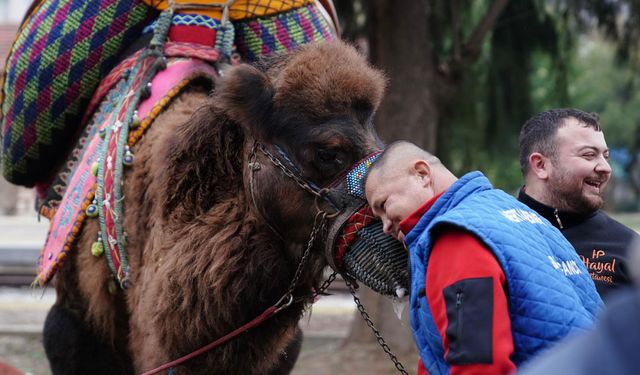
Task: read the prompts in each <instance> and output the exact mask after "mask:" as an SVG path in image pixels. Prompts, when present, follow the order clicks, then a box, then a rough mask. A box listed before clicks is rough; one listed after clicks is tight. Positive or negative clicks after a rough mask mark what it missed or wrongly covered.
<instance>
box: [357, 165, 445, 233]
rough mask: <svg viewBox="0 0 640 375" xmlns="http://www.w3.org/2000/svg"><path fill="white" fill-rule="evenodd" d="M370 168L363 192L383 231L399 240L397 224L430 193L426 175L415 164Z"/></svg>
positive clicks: (431, 194)
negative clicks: (395, 167) (411, 166)
mask: <svg viewBox="0 0 640 375" xmlns="http://www.w3.org/2000/svg"><path fill="white" fill-rule="evenodd" d="M385 169H387V168H384V167H383V168H377V169H372V170H371V171H370V172H369V177H368V178H367V182H366V185H365V195H366V197H367V201H368V202H369V205H370V206H371V209H372V211H373V213H374V214H375V215H376V216H378V217H379V218H380V219H381V220H382V225H383V230H384V232H385V233H386V234H389V235H391V236H393V237H394V238H396V239H398V240H400V241H402V240H403V239H404V233H402V232H400V230H399V224H400V222H401V221H402V220H404V219H405V218H406V217H407V216H409V215H410V214H411V213H413V212H414V211H415V210H417V209H418V208H419V207H420V206H421V205H422V204H424V202H426V201H427V200H429V199H431V198H432V197H433V196H434V190H433V188H432V187H431V186H430V184H429V176H428V175H425V174H424V173H420V171H419V170H416V169H415V168H411V169H410V168H406V169H402V168H399V169H394V170H391V171H386V170H385Z"/></svg>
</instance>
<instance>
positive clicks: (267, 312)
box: [142, 306, 278, 375]
mask: <svg viewBox="0 0 640 375" xmlns="http://www.w3.org/2000/svg"><path fill="white" fill-rule="evenodd" d="M277 310H278V307H276V306H271V307H269V308H268V309H266V310H265V311H264V312H263V313H262V314H260V315H259V316H258V317H256V318H255V319H253V320H252V321H250V322H249V323H247V324H245V325H243V326H242V327H239V328H236V329H235V330H233V331H232V332H230V333H228V334H226V335H225V336H223V337H221V338H219V339H217V340H216V341H214V342H212V343H210V344H208V345H206V346H203V347H202V348H200V349H198V350H196V351H195V352H193V353H189V354H187V355H185V356H184V357H180V358H178V359H176V360H174V361H171V362H169V363H165V364H164V365H162V366H160V367H158V368H155V369H153V370H150V371H147V372H145V373H143V374H142V375H152V374H157V373H159V372H160V371H163V370H167V369H170V368H171V367H175V366H177V365H179V364H181V363H183V362H186V361H188V360H190V359H191V358H194V357H197V356H199V355H201V354H203V353H206V352H208V351H209V350H211V349H214V348H215V347H217V346H219V345H221V344H224V343H225V342H227V341H229V340H231V339H232V338H234V337H236V336H238V335H239V334H241V333H243V332H246V331H248V330H250V329H251V328H253V327H255V326H257V325H259V324H261V323H262V322H264V321H265V320H267V319H269V318H271V317H272V316H273V315H274V314H275V313H276V312H277Z"/></svg>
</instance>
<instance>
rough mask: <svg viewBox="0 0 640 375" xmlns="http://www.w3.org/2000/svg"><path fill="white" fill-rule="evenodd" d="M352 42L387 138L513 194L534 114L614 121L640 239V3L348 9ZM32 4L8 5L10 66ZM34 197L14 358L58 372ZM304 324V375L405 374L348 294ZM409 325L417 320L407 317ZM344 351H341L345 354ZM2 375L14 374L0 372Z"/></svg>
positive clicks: (28, 204) (16, 272)
mask: <svg viewBox="0 0 640 375" xmlns="http://www.w3.org/2000/svg"><path fill="white" fill-rule="evenodd" d="M334 3H335V6H336V9H337V12H338V15H339V18H340V26H341V30H342V37H343V39H346V40H349V41H351V42H352V43H354V44H355V45H357V46H358V48H359V49H360V50H361V51H362V52H363V53H365V54H367V55H368V56H369V59H370V60H371V62H372V63H373V64H374V65H376V66H378V67H380V68H381V69H383V70H384V71H385V72H386V75H387V78H388V87H387V94H386V96H385V99H384V101H383V103H382V106H381V108H380V111H379V113H378V115H377V118H376V127H377V129H378V132H379V134H380V136H381V138H382V139H383V141H385V142H387V143H388V142H391V141H393V140H396V139H408V140H412V141H414V142H415V143H417V144H419V145H421V146H423V147H425V148H426V149H428V150H430V151H432V152H434V153H436V154H437V155H438V156H439V157H440V158H441V159H442V160H443V161H444V162H445V164H447V165H448V166H450V167H451V168H452V170H453V172H454V173H456V174H458V175H461V174H464V173H465V172H467V171H469V170H473V169H480V170H482V171H483V172H485V174H486V175H487V176H488V177H489V179H490V180H491V181H492V182H493V183H494V184H495V185H496V186H497V187H499V188H502V189H504V190H506V191H508V192H510V193H512V194H515V193H516V192H517V189H518V188H519V186H520V185H521V183H522V177H521V175H520V170H519V167H518V133H519V130H520V127H521V126H522V124H523V123H524V122H525V121H526V119H528V118H529V117H530V116H532V115H533V114H535V113H537V112H540V111H543V110H546V109H549V108H553V107H576V108H579V109H582V110H585V111H590V112H596V113H597V114H598V115H599V116H600V121H601V125H602V127H603V129H604V133H605V137H606V140H607V142H608V145H609V148H610V149H611V163H612V167H613V177H612V180H611V182H610V183H609V187H608V191H607V198H606V207H605V208H606V210H607V211H608V212H610V213H612V214H613V216H614V217H615V218H616V219H618V220H620V221H622V222H623V223H624V224H626V225H628V226H630V227H631V228H633V229H636V230H638V229H640V214H638V210H640V203H639V200H638V196H639V194H640V93H639V90H638V86H639V85H640V76H639V74H638V73H639V71H640V2H638V1H633V0H564V1H562V0H511V1H509V0H493V1H489V0H475V1H471V0H393V1H391V0H386V1H385V0H334ZM28 6H29V4H28V2H26V1H25V0H0V64H4V61H5V59H6V54H7V52H8V50H9V48H10V46H11V43H12V42H13V39H14V36H15V33H16V31H17V29H18V27H19V24H20V22H21V20H22V17H23V15H24V12H25V11H26V9H27V7H28ZM33 206H34V200H33V193H32V192H31V191H30V190H28V189H24V188H18V187H15V186H12V185H9V184H8V183H7V182H6V181H4V180H3V179H1V178H0V362H3V361H4V362H7V363H11V364H12V365H13V366H16V367H19V368H20V369H22V370H23V371H28V372H31V373H34V374H47V373H48V368H47V366H46V361H45V358H44V354H43V353H42V349H41V347H40V343H39V342H40V341H39V340H40V336H39V332H40V330H41V324H42V320H43V319H44V316H45V314H46V310H47V309H48V307H49V306H50V305H51V304H52V303H53V301H54V300H55V294H54V293H53V292H52V291H51V290H50V289H47V290H44V291H43V290H40V289H37V290H30V289H28V288H26V287H25V286H26V285H28V284H29V282H30V281H31V280H33V278H34V276H35V260H36V259H37V256H38V252H39V249H40V247H41V246H42V244H43V243H44V236H45V235H46V231H47V225H48V223H47V222H46V220H45V219H43V221H42V222H38V220H37V215H36V213H35V209H34V207H33ZM332 293H333V296H331V297H328V298H322V299H321V301H320V303H319V304H318V305H317V306H316V307H314V309H313V311H312V313H310V314H308V316H306V317H305V318H304V319H303V322H302V323H301V326H302V327H303V329H304V330H305V332H306V333H305V334H306V340H305V347H304V351H303V353H302V355H301V358H300V361H299V362H298V366H297V367H296V370H294V372H295V373H298V374H333V373H347V372H351V373H355V374H360V373H369V374H377V373H380V374H386V373H394V372H395V369H394V365H393V363H392V362H391V361H389V360H388V358H387V357H386V355H385V354H384V352H383V351H382V349H381V348H380V347H379V345H378V343H377V340H376V338H375V337H374V336H373V335H372V334H371V331H370V330H369V328H368V327H367V325H366V324H365V323H364V321H363V319H361V318H360V314H358V312H357V310H356V308H355V305H354V304H353V302H352V301H351V297H350V296H349V294H348V292H347V291H346V289H345V288H344V287H340V286H339V285H338V286H336V287H334V288H333V289H332ZM359 295H360V297H361V299H362V301H363V303H364V305H365V307H366V308H367V311H368V313H369V314H370V315H371V316H372V318H373V319H374V321H375V322H376V324H377V326H378V327H379V329H380V331H381V332H382V334H383V335H384V337H385V339H386V340H387V341H388V342H389V345H390V347H391V348H392V350H394V352H395V353H396V354H397V355H398V357H399V358H400V360H402V361H403V363H404V365H405V367H406V368H407V371H409V372H410V373H414V372H415V368H416V355H415V352H414V349H413V342H412V339H411V336H410V334H409V330H408V328H407V322H406V316H405V317H403V320H402V321H401V322H399V321H398V318H397V317H396V316H397V314H396V311H397V310H398V305H396V306H395V307H396V309H395V310H394V305H393V304H392V303H390V302H389V301H388V300H387V299H384V298H380V297H377V296H375V295H374V294H373V293H372V292H370V291H368V290H366V289H364V288H362V290H360V292H359ZM405 315H406V312H405ZM337 348H339V350H337ZM0 371H1V370H0Z"/></svg>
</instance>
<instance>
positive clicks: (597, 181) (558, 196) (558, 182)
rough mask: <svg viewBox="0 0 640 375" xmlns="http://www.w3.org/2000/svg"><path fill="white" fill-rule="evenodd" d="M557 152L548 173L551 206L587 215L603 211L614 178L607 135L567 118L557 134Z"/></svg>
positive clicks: (552, 158)
mask: <svg viewBox="0 0 640 375" xmlns="http://www.w3.org/2000/svg"><path fill="white" fill-rule="evenodd" d="M555 150H556V151H555V155H552V156H551V157H550V158H549V167H548V171H547V172H548V183H547V199H548V201H549V202H550V203H552V204H551V205H552V206H554V207H557V208H560V209H565V210H569V211H574V212H584V213H586V212H593V211H595V210H597V209H599V208H600V207H602V204H603V198H602V194H603V190H604V188H605V186H606V185H607V183H608V182H609V178H610V177H611V166H610V165H609V162H608V159H609V149H608V148H607V143H606V142H605V140H604V134H603V133H602V132H601V131H596V130H595V129H593V128H592V127H588V126H586V125H585V124H582V123H580V122H579V121H578V120H577V119H575V118H568V119H566V120H565V124H564V126H562V127H560V128H559V129H558V131H557V134H556V137H555Z"/></svg>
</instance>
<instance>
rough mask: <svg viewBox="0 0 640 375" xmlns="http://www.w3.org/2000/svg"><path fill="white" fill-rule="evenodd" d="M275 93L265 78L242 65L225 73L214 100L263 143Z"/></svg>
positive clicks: (256, 70)
mask: <svg viewBox="0 0 640 375" xmlns="http://www.w3.org/2000/svg"><path fill="white" fill-rule="evenodd" d="M274 93H275V89H274V87H273V85H272V84H271V81H270V80H269V77H267V75H266V74H264V73H263V72H261V71H260V70H258V69H257V68H255V67H253V66H251V65H247V64H242V65H238V66H235V67H232V68H230V69H228V70H227V71H226V72H225V75H224V77H223V78H222V79H221V80H220V82H219V83H218V87H217V88H216V93H215V96H216V97H217V99H218V103H219V105H220V107H221V108H222V109H223V110H224V111H225V112H226V114H227V116H229V118H231V119H232V120H233V121H235V122H237V123H239V124H240V125H241V126H242V127H243V129H244V131H245V132H247V133H248V134H250V135H251V136H253V137H254V138H259V139H264V135H265V134H266V133H265V130H266V129H268V123H269V122H270V117H271V114H272V112H273V97H274Z"/></svg>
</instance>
